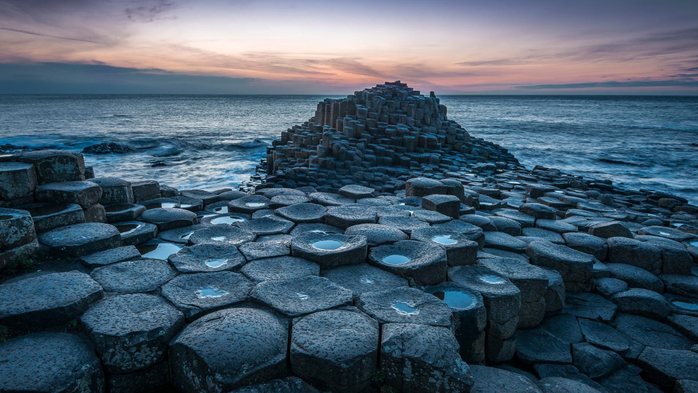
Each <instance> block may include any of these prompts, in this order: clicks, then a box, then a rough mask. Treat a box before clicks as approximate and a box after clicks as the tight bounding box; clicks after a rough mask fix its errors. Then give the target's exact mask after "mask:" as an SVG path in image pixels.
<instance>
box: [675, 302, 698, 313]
mask: <svg viewBox="0 0 698 393" xmlns="http://www.w3.org/2000/svg"><path fill="white" fill-rule="evenodd" d="M671 304H673V305H674V306H676V307H678V308H680V309H683V310H689V311H698V304H696V303H693V302H691V301H684V300H672V301H671Z"/></svg>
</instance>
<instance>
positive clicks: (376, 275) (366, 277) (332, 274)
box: [243, 263, 408, 299]
mask: <svg viewBox="0 0 698 393" xmlns="http://www.w3.org/2000/svg"><path fill="white" fill-rule="evenodd" d="M250 264H251V263H250ZM250 264H248V265H247V266H249V265H250ZM247 266H245V267H247ZM316 266H317V265H316ZM243 270H244V269H243ZM318 270H319V269H318ZM243 273H244V271H243ZM322 275H323V276H324V277H326V278H328V279H329V280H330V281H332V282H334V283H335V284H337V285H339V286H341V287H344V288H347V289H350V290H351V291H352V293H353V297H354V299H358V298H359V296H361V294H363V293H364V292H379V291H384V290H387V289H392V288H396V287H406V286H408V283H407V280H406V279H404V278H402V277H398V276H396V275H395V274H393V273H390V272H387V271H385V270H382V269H379V268H376V267H373V266H370V265H367V264H364V263H362V264H359V265H351V266H341V267H337V268H334V269H330V270H325V271H324V272H323V273H322Z"/></svg>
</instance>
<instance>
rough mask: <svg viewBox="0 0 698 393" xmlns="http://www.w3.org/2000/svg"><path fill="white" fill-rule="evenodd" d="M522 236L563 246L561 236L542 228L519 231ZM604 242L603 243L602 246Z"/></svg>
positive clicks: (563, 241) (563, 242) (563, 240)
mask: <svg viewBox="0 0 698 393" xmlns="http://www.w3.org/2000/svg"><path fill="white" fill-rule="evenodd" d="M521 233H522V235H523V236H526V237H529V238H532V239H533V240H547V241H549V242H551V243H555V244H565V239H563V238H562V236H561V235H560V234H559V233H557V232H553V231H549V230H547V229H542V228H524V229H523V230H522V231H521ZM568 233H577V232H568ZM605 244H606V242H605V241H604V245H605Z"/></svg>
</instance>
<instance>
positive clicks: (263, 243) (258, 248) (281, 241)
mask: <svg viewBox="0 0 698 393" xmlns="http://www.w3.org/2000/svg"><path fill="white" fill-rule="evenodd" d="M272 236H280V237H281V238H278V239H273V238H272V239H265V238H259V239H257V241H256V242H253V243H245V244H243V245H241V246H240V252H241V253H242V255H244V256H245V258H246V259H247V260H248V261H253V260H255V259H262V258H274V257H284V256H289V255H291V244H290V243H291V239H293V238H292V237H291V236H288V235H271V236H269V237H272Z"/></svg>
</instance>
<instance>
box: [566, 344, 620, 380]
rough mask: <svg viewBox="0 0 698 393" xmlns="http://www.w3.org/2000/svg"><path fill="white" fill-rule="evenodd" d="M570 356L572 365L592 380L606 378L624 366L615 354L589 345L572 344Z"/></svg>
mask: <svg viewBox="0 0 698 393" xmlns="http://www.w3.org/2000/svg"><path fill="white" fill-rule="evenodd" d="M572 356H573V358H574V365H575V366H576V367H577V368H578V369H579V370H580V371H581V372H583V373H585V374H587V375H589V377H590V378H592V379H596V378H603V377H606V376H608V375H610V374H611V373H613V372H614V371H616V370H619V369H620V368H622V367H625V364H626V363H625V360H623V358H622V357H621V356H620V355H618V354H617V353H615V352H612V351H607V350H604V349H600V348H597V347H595V346H593V345H591V344H589V343H578V344H572Z"/></svg>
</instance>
